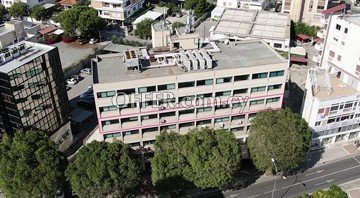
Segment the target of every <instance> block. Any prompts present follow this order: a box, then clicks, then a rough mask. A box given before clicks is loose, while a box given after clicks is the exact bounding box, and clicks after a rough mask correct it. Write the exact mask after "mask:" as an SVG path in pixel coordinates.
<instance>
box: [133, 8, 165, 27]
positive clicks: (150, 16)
mask: <svg viewBox="0 0 360 198" xmlns="http://www.w3.org/2000/svg"><path fill="white" fill-rule="evenodd" d="M161 15H163V14H162V13H160V12H154V11H147V12H146V13H145V14H143V15H141V16H139V17H138V18H137V19H136V20H135V21H134V22H133V24H135V25H136V24H138V23H140V22H141V21H143V20H145V19H152V20H156V19H158V18H159V17H160V16H161Z"/></svg>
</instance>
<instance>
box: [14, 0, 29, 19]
mask: <svg viewBox="0 0 360 198" xmlns="http://www.w3.org/2000/svg"><path fill="white" fill-rule="evenodd" d="M27 9H28V6H27V4H26V3H23V2H21V1H20V2H15V3H14V4H13V5H12V6H11V7H10V8H9V14H10V16H12V17H15V18H22V17H23V16H26V15H27Z"/></svg>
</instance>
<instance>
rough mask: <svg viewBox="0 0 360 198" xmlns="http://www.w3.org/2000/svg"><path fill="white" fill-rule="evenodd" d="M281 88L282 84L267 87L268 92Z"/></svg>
mask: <svg viewBox="0 0 360 198" xmlns="http://www.w3.org/2000/svg"><path fill="white" fill-rule="evenodd" d="M281 87H282V84H277V85H269V86H268V91H270V90H274V89H281Z"/></svg>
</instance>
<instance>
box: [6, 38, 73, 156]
mask: <svg viewBox="0 0 360 198" xmlns="http://www.w3.org/2000/svg"><path fill="white" fill-rule="evenodd" d="M64 81H65V80H64V76H63V72H62V67H61V62H60V58H59V52H58V49H57V48H55V47H52V46H47V45H42V44H38V43H32V42H27V41H22V42H20V43H17V44H15V45H11V46H8V47H6V48H4V49H2V51H1V54H0V93H1V94H0V133H4V132H7V133H14V132H17V131H19V132H25V131H27V130H41V131H45V132H47V133H48V134H49V136H51V137H50V138H51V139H52V140H53V141H55V142H56V143H57V144H59V145H60V150H64V149H65V148H67V147H68V146H69V145H70V144H71V143H72V141H73V138H72V133H71V128H70V121H69V117H70V109H69V104H68V98H67V93H66V89H65V83H64Z"/></svg>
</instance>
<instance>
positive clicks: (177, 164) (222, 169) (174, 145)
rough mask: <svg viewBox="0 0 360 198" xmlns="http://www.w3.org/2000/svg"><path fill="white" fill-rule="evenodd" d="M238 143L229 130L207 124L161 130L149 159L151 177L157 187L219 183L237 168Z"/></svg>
mask: <svg viewBox="0 0 360 198" xmlns="http://www.w3.org/2000/svg"><path fill="white" fill-rule="evenodd" d="M240 161H241V152H240V145H239V143H238V141H237V140H236V139H235V136H234V134H233V133H229V132H228V131H224V130H214V129H210V128H201V129H193V130H191V131H189V133H187V134H186V135H179V134H178V133H174V132H167V131H163V132H161V134H160V135H159V136H158V137H157V138H156V142H155V155H154V158H153V159H152V160H151V165H152V181H153V184H154V185H155V186H156V187H157V188H158V189H159V190H164V191H167V190H171V189H181V188H186V187H189V185H195V186H197V187H199V188H203V189H205V188H212V187H220V186H223V185H225V184H227V183H228V182H230V181H231V180H233V179H234V177H235V175H236V173H237V171H238V170H239V169H240Z"/></svg>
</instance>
